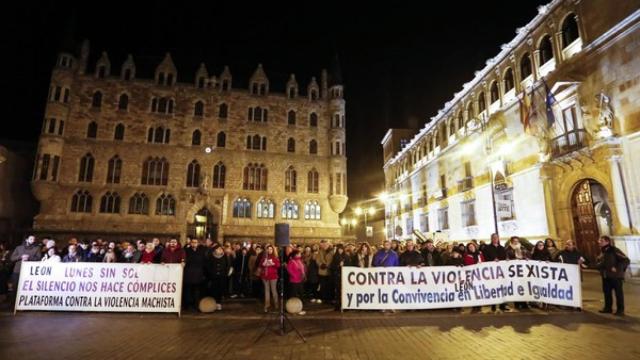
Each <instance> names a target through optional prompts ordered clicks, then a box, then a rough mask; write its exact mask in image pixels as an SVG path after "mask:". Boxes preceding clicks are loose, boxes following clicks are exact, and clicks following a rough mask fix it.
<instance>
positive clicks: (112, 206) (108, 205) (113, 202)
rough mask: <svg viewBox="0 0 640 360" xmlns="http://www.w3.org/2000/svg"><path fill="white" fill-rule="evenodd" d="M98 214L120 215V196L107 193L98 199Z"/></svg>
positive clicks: (115, 193)
mask: <svg viewBox="0 0 640 360" xmlns="http://www.w3.org/2000/svg"><path fill="white" fill-rule="evenodd" d="M100 212H101V213H105V214H118V213H120V195H118V193H117V192H111V191H107V192H106V193H105V194H104V195H103V196H102V198H101V199H100Z"/></svg>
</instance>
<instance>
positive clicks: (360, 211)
mask: <svg viewBox="0 0 640 360" xmlns="http://www.w3.org/2000/svg"><path fill="white" fill-rule="evenodd" d="M353 212H354V213H355V214H356V216H358V217H359V216H360V215H362V214H364V231H365V237H367V236H366V235H367V227H368V226H367V225H368V224H367V215H371V216H373V215H374V214H375V213H376V209H375V208H374V207H373V206H370V207H369V208H367V209H366V210H364V209H362V208H361V207H359V206H358V207H357V208H355V209H354V210H353Z"/></svg>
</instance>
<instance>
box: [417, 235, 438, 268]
mask: <svg viewBox="0 0 640 360" xmlns="http://www.w3.org/2000/svg"><path fill="white" fill-rule="evenodd" d="M422 258H423V259H424V265H425V266H441V265H442V257H441V256H440V252H439V251H438V249H436V247H435V246H434V245H433V240H431V239H427V241H426V242H425V243H424V247H423V248H422Z"/></svg>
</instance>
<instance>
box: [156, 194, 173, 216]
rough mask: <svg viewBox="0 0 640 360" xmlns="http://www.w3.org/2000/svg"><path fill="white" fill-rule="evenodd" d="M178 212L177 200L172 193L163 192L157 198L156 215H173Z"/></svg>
mask: <svg viewBox="0 0 640 360" xmlns="http://www.w3.org/2000/svg"><path fill="white" fill-rule="evenodd" d="M175 214H176V200H175V199H174V198H173V196H172V195H170V194H162V195H160V196H159V197H158V200H156V215H167V216H173V215H175Z"/></svg>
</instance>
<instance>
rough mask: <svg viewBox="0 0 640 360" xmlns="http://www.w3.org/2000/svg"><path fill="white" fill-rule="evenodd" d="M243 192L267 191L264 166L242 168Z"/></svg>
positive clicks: (250, 165)
mask: <svg viewBox="0 0 640 360" xmlns="http://www.w3.org/2000/svg"><path fill="white" fill-rule="evenodd" d="M242 188H243V189H244V190H267V168H266V167H265V166H264V164H255V163H254V164H251V163H250V164H249V165H247V166H246V167H245V168H244V174H243V181H242Z"/></svg>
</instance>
